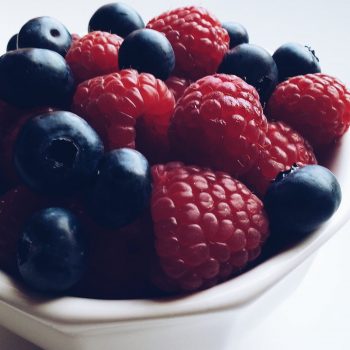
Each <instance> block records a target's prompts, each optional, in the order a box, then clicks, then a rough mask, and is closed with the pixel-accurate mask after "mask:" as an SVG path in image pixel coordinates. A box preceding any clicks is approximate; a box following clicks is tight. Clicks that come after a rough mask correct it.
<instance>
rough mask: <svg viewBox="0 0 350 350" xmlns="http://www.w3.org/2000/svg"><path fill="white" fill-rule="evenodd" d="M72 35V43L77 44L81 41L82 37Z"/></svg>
mask: <svg viewBox="0 0 350 350" xmlns="http://www.w3.org/2000/svg"><path fill="white" fill-rule="evenodd" d="M71 35H72V43H75V42H76V41H78V40H80V39H81V36H80V35H79V34H76V33H73V34H71Z"/></svg>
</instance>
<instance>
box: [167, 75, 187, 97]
mask: <svg viewBox="0 0 350 350" xmlns="http://www.w3.org/2000/svg"><path fill="white" fill-rule="evenodd" d="M165 84H166V86H167V87H168V89H169V90H170V91H171V92H172V93H173V95H174V97H175V101H177V100H178V99H180V97H181V96H182V95H183V94H184V92H185V90H186V88H187V87H188V86H190V84H191V80H189V79H185V78H180V77H176V76H171V77H170V78H168V79H167V80H166V81H165Z"/></svg>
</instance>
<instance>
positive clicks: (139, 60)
mask: <svg viewBox="0 0 350 350" xmlns="http://www.w3.org/2000/svg"><path fill="white" fill-rule="evenodd" d="M119 67H120V69H125V68H134V69H136V70H137V71H138V72H140V73H141V72H145V73H151V74H153V75H154V76H155V77H156V78H158V79H162V80H166V79H167V78H169V76H170V74H171V72H172V71H173V69H174V67H175V54H174V50H173V48H172V46H171V44H170V42H169V40H168V39H167V38H166V37H165V36H164V35H163V34H161V33H159V32H157V31H155V30H152V29H139V30H136V31H134V32H132V33H131V34H129V35H128V36H127V37H126V38H125V39H124V41H123V43H122V44H121V46H120V50H119Z"/></svg>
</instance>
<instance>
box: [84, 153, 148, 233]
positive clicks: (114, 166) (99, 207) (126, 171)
mask: <svg viewBox="0 0 350 350" xmlns="http://www.w3.org/2000/svg"><path fill="white" fill-rule="evenodd" d="M151 188H152V185H151V174H150V167H149V164H148V161H147V159H146V158H145V157H144V156H143V155H142V154H141V153H139V152H138V151H135V150H132V149H129V148H120V149H117V150H114V151H111V152H109V153H106V154H105V156H104V157H103V159H102V160H101V163H100V166H99V169H98V177H97V179H96V181H95V183H94V185H93V187H92V188H91V190H90V191H89V195H88V207H89V208H90V213H91V215H92V216H93V217H94V218H95V219H96V220H97V221H98V222H99V224H100V225H102V226H104V227H109V228H114V229H117V228H120V227H122V226H125V225H127V224H130V223H132V222H133V221H134V220H135V219H136V218H137V217H138V216H140V215H141V214H142V212H143V211H144V210H145V209H146V208H147V207H148V206H149V201H150V196H151Z"/></svg>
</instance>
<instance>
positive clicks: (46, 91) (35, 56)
mask: <svg viewBox="0 0 350 350" xmlns="http://www.w3.org/2000/svg"><path fill="white" fill-rule="evenodd" d="M74 90H75V83H74V78H73V75H72V72H71V70H70V68H69V66H68V64H67V62H66V61H65V59H64V58H63V57H62V56H61V55H59V54H58V53H56V52H54V51H51V50H47V49H19V50H15V51H10V52H8V53H6V54H5V55H3V56H1V57H0V99H2V100H4V101H6V102H8V103H9V104H12V105H14V106H18V107H42V106H51V107H68V106H70V104H71V100H72V97H73V94H74Z"/></svg>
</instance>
